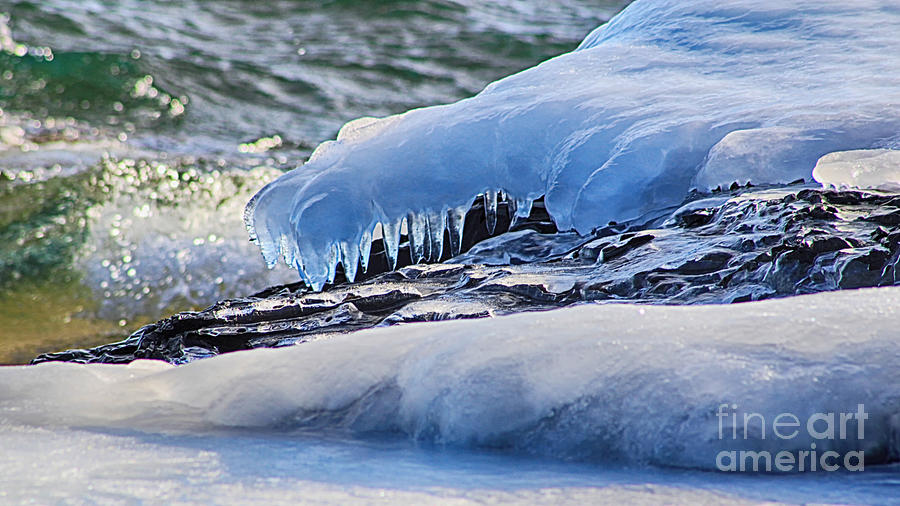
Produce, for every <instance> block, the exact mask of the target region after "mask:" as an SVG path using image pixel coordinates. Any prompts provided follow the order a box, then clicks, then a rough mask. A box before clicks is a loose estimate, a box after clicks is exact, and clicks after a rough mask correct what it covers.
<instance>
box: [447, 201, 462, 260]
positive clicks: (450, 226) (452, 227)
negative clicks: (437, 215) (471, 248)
mask: <svg viewBox="0 0 900 506" xmlns="http://www.w3.org/2000/svg"><path fill="white" fill-rule="evenodd" d="M466 210H467V209H466V208H465V207H457V208H453V209H449V210H448V211H447V232H449V235H450V256H454V257H455V256H456V255H459V253H460V250H461V249H462V237H463V229H464V228H465V225H466Z"/></svg>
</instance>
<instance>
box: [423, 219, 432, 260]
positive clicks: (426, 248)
mask: <svg viewBox="0 0 900 506" xmlns="http://www.w3.org/2000/svg"><path fill="white" fill-rule="evenodd" d="M421 219H422V221H423V222H424V223H425V226H424V227H422V257H423V258H424V259H425V261H426V262H430V261H431V228H430V225H429V224H428V214H427V213H426V214H424V215H422V217H421Z"/></svg>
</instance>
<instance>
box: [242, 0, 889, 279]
mask: <svg viewBox="0 0 900 506" xmlns="http://www.w3.org/2000/svg"><path fill="white" fill-rule="evenodd" d="M898 43H900V8H898V7H897V5H895V4H893V3H877V2H851V3H847V2H841V1H838V0H815V1H813V0H802V1H798V2H791V4H790V5H786V4H784V3H783V2H776V1H774V0H767V1H758V0H752V1H751V0H726V1H721V2H707V1H700V0H665V1H648V0H638V1H636V2H634V3H633V4H631V5H630V6H629V7H628V8H626V9H625V10H624V11H623V12H622V13H620V14H619V15H618V16H617V17H615V18H614V19H613V20H612V21H610V22H609V23H607V24H606V25H604V26H601V27H600V28H598V29H596V30H595V31H594V32H592V33H591V34H590V35H589V36H588V37H587V38H586V39H585V40H584V42H583V43H582V44H581V45H580V46H579V48H578V49H577V50H575V51H573V52H572V53H568V54H564V55H562V56H559V57H557V58H553V59H551V60H548V61H546V62H544V63H542V64H540V65H538V66H537V67H534V68H532V69H529V70H526V71H524V72H521V73H519V74H516V75H513V76H510V77H508V78H505V79H502V80H500V81H497V82H495V83H492V84H491V85H489V86H488V87H487V88H485V90H484V91H482V92H481V93H480V94H478V95H476V96H475V97H473V98H471V99H466V100H462V101H459V102H457V103H454V104H449V105H442V106H436V107H428V108H423V109H416V110H412V111H409V112H407V113H404V114H401V115H398V116H393V117H390V118H386V119H382V120H373V119H371V118H367V119H363V120H357V121H354V122H351V123H348V124H347V125H346V126H345V127H344V129H342V131H341V133H340V134H339V135H338V138H337V140H335V141H329V142H326V143H323V144H322V145H321V146H320V147H319V148H318V149H317V150H316V152H315V153H314V155H313V156H312V157H311V158H310V160H309V161H308V162H307V163H306V165H304V166H303V167H300V168H298V169H296V170H294V171H293V172H291V173H289V174H287V175H285V176H284V177H282V178H281V179H279V180H277V181H276V182H274V183H272V184H270V185H268V186H266V187H265V188H263V189H262V190H261V191H260V192H259V193H258V194H257V195H256V196H255V197H254V198H253V199H252V200H251V202H250V203H249V204H248V207H247V211H246V222H247V225H248V227H249V229H250V233H251V237H252V238H253V239H255V240H257V241H258V243H259V245H260V247H261V248H262V252H263V255H264V256H265V258H266V260H267V262H268V263H269V264H270V265H274V264H275V263H276V262H277V260H278V257H279V256H282V257H284V259H285V260H286V261H287V263H288V264H290V265H292V266H294V267H296V268H297V269H298V270H299V272H300V275H301V277H302V278H303V279H304V280H305V281H306V282H307V283H308V284H310V285H311V286H312V287H314V288H316V289H320V288H321V287H322V286H323V285H324V284H325V283H326V282H329V281H331V280H332V279H333V278H334V276H335V269H336V266H337V264H338V263H340V264H342V265H343V269H344V271H345V272H346V273H347V274H348V275H349V277H350V278H351V279H352V278H353V277H354V275H355V273H356V272H357V271H358V270H359V268H363V269H364V268H365V266H366V261H367V258H368V252H369V248H370V244H371V239H372V237H373V231H374V230H375V229H376V227H378V228H381V229H382V230H383V231H384V235H385V236H386V238H387V241H386V245H387V252H388V258H389V260H390V261H391V262H392V263H393V261H394V258H395V255H396V251H397V250H398V237H397V236H398V234H399V231H400V230H401V229H402V228H403V225H404V222H405V225H406V227H407V228H408V229H409V231H410V240H411V243H412V246H413V247H412V252H413V255H414V260H416V261H419V260H423V259H425V260H434V259H435V257H436V256H439V255H440V253H435V252H436V251H438V252H439V251H440V250H441V248H442V247H443V241H444V238H445V235H444V234H445V230H446V231H447V232H448V235H447V237H448V238H449V240H450V241H451V247H452V249H454V250H455V249H457V248H458V244H459V242H460V240H459V236H460V233H461V232H460V231H461V229H462V224H461V223H460V222H461V221H462V217H463V216H464V212H465V211H466V209H468V206H469V204H470V203H471V201H472V199H473V197H475V196H477V195H479V194H484V195H485V202H486V203H490V204H493V202H494V201H495V200H496V199H495V195H496V193H497V192H499V193H501V194H502V195H503V196H506V197H507V198H508V199H509V200H511V201H512V202H513V203H515V204H516V207H517V208H518V212H519V213H520V214H521V215H523V216H525V215H527V214H528V208H529V205H530V203H531V202H532V201H533V200H534V199H536V198H538V197H540V196H542V195H543V196H545V199H546V205H547V210H548V211H549V213H550V215H551V216H552V218H553V220H554V221H555V223H556V224H557V226H558V227H559V229H560V230H576V231H577V232H579V233H582V234H583V233H587V232H590V231H591V230H592V229H594V228H595V227H598V226H603V225H606V224H607V222H609V221H611V220H614V221H619V222H621V221H625V220H629V219H634V218H637V217H639V216H641V215H643V214H645V213H648V212H651V211H654V210H657V209H659V208H662V207H666V206H672V205H677V204H679V203H681V201H682V200H683V199H684V197H685V195H686V194H687V193H688V191H689V190H690V189H691V188H693V187H697V188H699V189H701V190H704V189H709V188H713V187H716V186H720V185H730V184H731V183H732V182H735V181H736V182H738V183H745V182H747V181H752V182H753V183H756V184H759V183H784V182H790V181H793V180H796V179H798V178H809V177H810V173H811V170H812V168H813V166H814V165H815V162H816V160H817V159H818V158H819V157H820V156H822V155H824V154H825V153H829V152H833V151H837V150H848V149H864V148H872V147H877V146H882V145H883V144H884V141H885V139H891V138H894V137H895V136H896V135H897V132H898V131H900V73H898V72H897V69H898V68H900V53H898V52H897V51H894V50H893V48H895V47H896V46H897V45H898ZM492 207H493V206H492V205H488V206H486V208H487V209H488V212H491V209H492ZM379 225H380V227H379Z"/></svg>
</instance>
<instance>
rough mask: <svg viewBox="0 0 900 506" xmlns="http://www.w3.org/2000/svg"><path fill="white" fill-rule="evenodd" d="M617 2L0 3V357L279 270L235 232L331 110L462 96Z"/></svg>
mask: <svg viewBox="0 0 900 506" xmlns="http://www.w3.org/2000/svg"><path fill="white" fill-rule="evenodd" d="M625 3H627V2H625V1H623V0H604V1H601V2H588V1H583V0H566V1H559V2H552V3H550V4H547V3H542V4H540V5H538V4H534V3H531V2H524V1H508V2H499V3H489V4H485V3H483V2H469V1H453V2H450V1H391V2H379V3H377V4H360V3H357V2H348V1H330V2H324V3H323V2H306V1H300V2H297V1H290V2H289V1H278V2H250V1H243V0H242V1H226V2H214V3H209V2H196V1H192V2H177V3H171V2H164V1H161V0H157V1H151V2H143V1H137V0H128V1H123V2H80V1H69V0H52V1H40V2H38V1H12V2H7V3H0V13H5V14H3V16H2V17H0V363H4V362H5V363H10V362H26V361H28V360H30V359H31V358H32V357H33V356H34V355H36V354H37V353H38V352H43V351H53V350H57V349H62V348H70V347H74V346H87V345H94V344H99V343H101V342H107V341H110V340H113V339H115V338H118V337H121V336H123V335H125V334H127V333H128V332H129V331H130V330H133V329H135V328H137V327H138V326H140V325H141V324H143V323H146V322H149V321H154V320H156V319H158V318H160V317H162V316H165V315H167V314H169V313H171V312H174V311H177V310H183V309H188V308H197V307H204V306H206V305H208V304H210V303H212V302H214V301H216V300H218V299H220V298H222V297H226V296H229V295H241V294H243V295H247V294H249V293H253V292H255V291H258V290H260V289H262V288H265V287H266V286H269V285H272V284H277V283H282V282H287V281H294V280H296V274H295V273H291V272H289V271H288V270H287V269H280V270H276V271H273V272H268V271H265V269H264V267H263V264H262V261H261V259H260V257H259V254H258V252H257V250H256V249H255V246H252V245H250V244H249V243H247V241H246V239H247V235H246V232H245V230H244V227H243V224H242V223H241V221H240V213H241V210H242V208H243V206H244V204H245V203H246V201H247V199H249V197H250V196H251V195H252V194H253V193H254V192H255V191H256V190H258V189H259V188H260V187H261V186H263V184H265V183H266V182H268V181H270V180H272V179H274V178H275V177H276V176H277V175H278V174H280V173H281V171H283V170H286V169H290V168H292V167H294V166H296V165H298V164H299V163H301V162H302V161H303V160H304V159H305V158H306V156H307V155H308V154H309V151H310V150H311V149H312V148H313V147H314V146H315V145H316V144H318V143H319V142H321V141H323V140H325V139H328V138H332V137H333V136H334V134H335V132H336V131H337V130H338V128H339V127H340V126H341V125H342V124H343V123H345V122H346V121H349V120H351V119H354V118H356V117H359V116H364V115H369V116H373V115H374V116H379V115H386V114H391V113H397V112H401V111H404V110H407V109H410V108H413V107H419V106H425V105H433V104H437V103H444V102H448V101H452V100H456V99H459V98H462V97H465V96H469V95H472V94H474V93H476V92H478V91H479V90H481V88H483V87H484V86H485V85H486V84H487V83H489V82H490V81H493V80H495V79H497V78H499V77H502V76H504V75H508V74H510V73H512V72H516V71H518V70H522V69H524V68H527V67H530V66H532V65H534V64H536V63H538V62H540V61H542V60H544V59H546V58H548V57H551V56H554V55H557V54H560V53H563V52H566V51H569V50H571V49H573V48H574V47H575V46H576V45H577V44H578V42H579V41H580V40H581V39H582V38H583V37H584V36H585V34H587V33H588V32H589V31H590V30H591V29H592V28H594V27H595V26H597V25H598V24H600V23H602V22H603V21H605V20H606V19H608V18H609V17H610V16H611V15H612V14H614V13H615V12H616V11H617V10H618V9H619V8H621V7H622V5H624V4H625ZM104 154H108V158H105V159H102V158H103V156H104ZM223 265H227V266H228V268H222V266H223Z"/></svg>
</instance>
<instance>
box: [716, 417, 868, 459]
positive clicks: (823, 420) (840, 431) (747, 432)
mask: <svg viewBox="0 0 900 506" xmlns="http://www.w3.org/2000/svg"><path fill="white" fill-rule="evenodd" d="M740 415H741V416H739V415H738V406H737V404H721V405H720V406H719V408H718V410H717V411H716V417H717V418H718V419H719V439H720V440H727V439H732V440H738V439H741V440H746V439H748V438H749V437H750V436H751V435H752V439H754V440H771V439H777V440H781V441H791V440H795V439H798V438H799V440H800V441H804V440H806V441H810V442H809V443H808V446H807V447H806V448H805V449H798V450H780V451H776V452H771V451H768V450H760V451H750V450H722V451H720V452H719V453H718V454H717V455H716V468H718V469H719V470H720V471H756V472H760V471H762V472H772V471H783V472H790V471H801V472H802V471H817V470H822V471H837V470H838V469H841V468H843V469H846V470H848V471H863V470H864V469H865V452H864V451H862V450H852V451H845V452H844V453H839V452H837V451H834V450H831V449H827V450H825V451H822V450H823V449H826V448H835V447H837V448H841V447H844V448H846V447H853V446H854V445H853V444H852V443H850V444H834V443H831V442H833V441H838V440H842V441H845V440H858V441H862V440H863V439H864V438H865V434H866V426H865V423H866V420H868V419H869V414H868V413H866V410H865V406H864V405H863V404H858V405H857V406H856V411H855V412H848V413H834V412H831V413H813V414H812V415H810V416H808V417H799V416H797V415H795V414H794V413H780V414H778V415H776V416H775V417H774V418H771V419H766V417H765V416H764V415H762V414H760V413H750V412H744V413H741V414H740ZM739 429H740V430H739ZM798 442H799V441H798Z"/></svg>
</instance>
